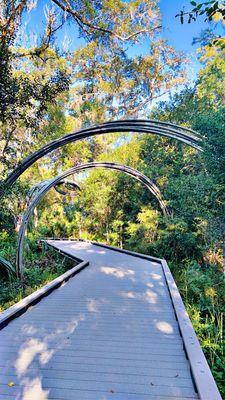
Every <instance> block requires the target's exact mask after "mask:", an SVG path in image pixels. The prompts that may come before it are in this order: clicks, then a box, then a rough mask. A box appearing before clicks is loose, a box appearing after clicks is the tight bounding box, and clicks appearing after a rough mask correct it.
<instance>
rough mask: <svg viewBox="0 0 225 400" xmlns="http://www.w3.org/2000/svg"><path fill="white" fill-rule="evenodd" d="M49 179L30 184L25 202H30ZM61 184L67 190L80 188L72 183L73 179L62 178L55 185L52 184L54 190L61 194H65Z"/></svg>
mask: <svg viewBox="0 0 225 400" xmlns="http://www.w3.org/2000/svg"><path fill="white" fill-rule="evenodd" d="M49 181H50V179H48V180H46V181H41V182H38V183H36V184H35V185H33V186H32V188H31V189H30V190H29V192H28V193H27V196H26V197H27V202H30V201H31V200H32V199H33V198H34V197H35V196H37V193H38V192H39V191H40V190H41V188H43V187H44V186H46V185H47V184H48V182H49ZM61 186H65V187H66V189H68V190H71V191H72V190H74V191H75V190H77V189H79V190H80V187H79V186H78V185H77V184H76V183H74V182H73V181H67V180H65V179H64V180H62V181H60V182H58V183H56V185H55V186H54V189H55V191H56V192H58V193H60V194H62V195H64V196H65V195H66V192H65V191H64V190H63V189H62V188H61Z"/></svg>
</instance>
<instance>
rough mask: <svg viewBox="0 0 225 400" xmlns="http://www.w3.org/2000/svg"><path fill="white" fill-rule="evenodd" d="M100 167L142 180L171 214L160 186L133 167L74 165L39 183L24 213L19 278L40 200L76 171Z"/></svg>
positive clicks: (111, 164) (19, 250)
mask: <svg viewBox="0 0 225 400" xmlns="http://www.w3.org/2000/svg"><path fill="white" fill-rule="evenodd" d="M100 167H101V168H106V169H113V170H117V171H121V172H124V173H125V174H127V175H130V176H132V177H133V178H135V179H136V180H137V181H139V182H141V183H142V184H143V185H144V186H146V187H147V189H148V190H149V191H150V192H151V193H152V194H153V195H154V196H155V197H156V198H157V200H158V202H159V204H160V207H161V209H162V212H163V214H164V215H165V216H169V211H168V209H167V207H166V204H165V202H164V200H163V198H162V196H161V193H160V191H159V189H158V187H157V186H156V185H155V184H154V183H153V182H152V181H151V180H150V179H149V178H148V177H147V176H145V175H144V174H142V173H141V172H139V171H137V170H135V169H133V168H131V167H127V166H125V165H120V164H117V163H110V162H90V163H86V164H81V165H77V166H74V167H72V168H70V169H68V170H67V171H64V172H62V173H61V174H60V175H57V176H56V177H54V178H53V179H51V180H49V181H47V183H45V184H43V183H40V184H39V187H40V189H39V190H38V192H37V194H36V195H35V196H33V197H32V199H31V202H30V204H29V206H28V207H27V210H26V212H25V213H24V216H23V220H22V224H21V227H20V230H19V235H18V248H17V255H16V270H17V276H18V277H19V278H21V279H23V247H24V239H25V232H26V229H27V226H28V223H29V220H30V217H31V215H32V213H33V211H34V209H35V207H36V206H37V205H38V204H39V203H40V201H41V200H42V199H43V197H44V196H45V194H46V193H47V192H48V191H49V190H50V189H51V188H52V187H55V186H56V185H58V184H59V183H60V182H62V180H63V179H65V178H66V177H68V176H71V175H73V174H75V173H78V172H81V171H84V170H87V169H92V168H100ZM75 185H76V184H75Z"/></svg>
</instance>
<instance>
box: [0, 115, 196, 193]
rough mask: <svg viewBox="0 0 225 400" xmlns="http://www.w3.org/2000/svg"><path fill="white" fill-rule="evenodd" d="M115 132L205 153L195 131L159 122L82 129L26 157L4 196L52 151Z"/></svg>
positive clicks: (125, 122) (6, 183) (6, 184)
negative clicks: (150, 137)
mask: <svg viewBox="0 0 225 400" xmlns="http://www.w3.org/2000/svg"><path fill="white" fill-rule="evenodd" d="M113 132H140V133H149V134H156V135H160V136H165V137H168V138H174V139H177V140H179V141H180V142H183V143H185V144H187V145H189V146H191V147H194V148H195V149H197V150H198V151H203V149H202V146H201V142H202V138H201V137H200V136H199V135H198V134H197V133H196V132H194V131H193V130H191V129H188V128H186V127H183V126H179V125H175V124H171V123H168V122H162V121H157V120H151V119H150V120H134V119H130V120H122V121H113V122H106V123H103V124H100V125H97V126H94V127H91V128H87V129H81V130H79V131H76V132H73V133H70V134H68V135H65V136H63V137H61V138H59V139H56V140H54V141H52V142H50V143H48V144H46V145H45V146H43V147H42V148H40V149H39V150H37V151H35V152H34V153H32V154H30V155H29V156H28V157H26V158H25V159H24V160H23V161H22V162H21V163H20V164H19V165H18V166H17V167H16V168H15V169H14V171H13V172H12V173H11V174H9V176H8V177H7V178H6V180H5V181H3V182H2V195H3V193H4V190H6V189H8V188H9V187H10V186H11V185H12V184H13V183H14V182H15V181H16V180H17V179H18V177H19V176H20V175H21V174H22V173H23V172H24V171H26V170H27V168H29V167H30V166H31V165H32V164H33V163H34V162H35V161H37V160H39V159H40V158H42V157H43V156H45V155H46V154H48V153H50V152H51V151H53V150H55V149H58V148H60V147H62V146H64V145H66V144H69V143H72V142H76V141H77V140H81V139H85V138H88V137H90V136H94V135H102V134H106V133H113Z"/></svg>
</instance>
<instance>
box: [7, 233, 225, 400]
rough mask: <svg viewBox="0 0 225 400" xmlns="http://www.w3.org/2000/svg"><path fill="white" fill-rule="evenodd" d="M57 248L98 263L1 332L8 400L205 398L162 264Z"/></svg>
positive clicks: (98, 250) (81, 247) (89, 247)
mask: <svg viewBox="0 0 225 400" xmlns="http://www.w3.org/2000/svg"><path fill="white" fill-rule="evenodd" d="M52 244H54V245H55V246H56V247H57V248H59V249H60V248H61V249H62V250H63V251H65V252H67V253H69V254H74V255H76V256H77V257H79V258H80V259H82V260H89V261H90V265H89V266H88V267H86V268H85V269H84V270H82V271H81V272H80V273H79V274H77V275H76V276H75V277H73V278H71V279H70V280H69V281H67V282H66V283H65V284H63V285H62V286H61V287H60V288H58V289H56V290H55V291H53V292H52V293H51V294H49V295H48V296H47V297H45V298H43V299H42V300H41V301H40V302H39V303H38V304H36V305H35V306H33V307H31V308H30V309H28V310H27V311H26V312H25V313H24V314H23V315H21V316H20V317H18V318H16V319H14V320H13V321H11V322H10V323H9V324H8V325H7V326H6V327H5V328H4V329H2V330H1V331H0V400H7V399H14V400H15V399H16V400H21V399H23V400H47V399H49V400H50V399H51V400H53V399H54V400H56V399H58V400H60V399H62V400H108V399H110V400H111V399H112V400H153V399H154V400H178V399H179V400H190V399H192V400H193V399H199V395H198V394H197V393H196V390H195V387H194V383H193V380H192V378H191V373H190V364H189V360H188V359H187V357H186V355H185V352H184V348H183V340H182V337H181V335H180V331H179V326H178V321H177V319H176V317H175V313H174V309H173V306H172V302H171V298H170V296H169V291H168V287H167V284H166V280H165V275H164V272H163V269H162V265H161V264H160V263H158V262H156V261H153V262H150V261H149V260H144V259H141V258H137V257H133V256H131V255H127V254H122V253H119V252H117V251H113V250H109V249H105V248H103V247H98V246H95V245H93V244H89V243H86V242H84V243H83V242H69V241H54V242H52ZM216 399H217V398H216ZM212 400H214V399H213V398H212Z"/></svg>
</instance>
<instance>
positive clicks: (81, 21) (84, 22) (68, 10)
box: [52, 0, 162, 42]
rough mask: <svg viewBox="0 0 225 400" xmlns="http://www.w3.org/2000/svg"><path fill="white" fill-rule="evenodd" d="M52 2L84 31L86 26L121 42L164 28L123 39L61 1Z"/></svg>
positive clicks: (155, 28)
mask: <svg viewBox="0 0 225 400" xmlns="http://www.w3.org/2000/svg"><path fill="white" fill-rule="evenodd" d="M52 1H53V3H55V4H56V5H57V6H58V7H60V8H61V10H63V11H64V12H66V13H68V14H70V15H71V16H72V17H73V18H74V19H75V20H76V22H77V23H78V25H79V26H80V27H81V28H82V29H83V25H85V26H87V27H88V28H90V29H91V30H96V31H99V32H103V33H106V34H109V35H111V36H114V37H116V38H117V39H119V40H121V41H123V42H125V41H128V40H130V39H133V38H134V37H136V36H138V35H140V34H141V33H149V32H153V31H156V30H158V29H160V28H161V27H162V26H161V25H158V26H155V27H154V28H152V29H140V30H139V31H137V32H134V33H132V34H130V35H129V36H126V37H123V36H120V35H118V34H117V33H116V32H114V31H112V30H111V29H107V28H102V27H100V26H98V25H94V24H92V23H90V22H89V21H88V20H87V19H86V18H84V17H81V15H80V14H79V13H78V12H76V11H75V10H73V9H72V8H71V7H69V6H67V5H65V4H62V3H61V1H60V0H52ZM86 32H87V31H86Z"/></svg>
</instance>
